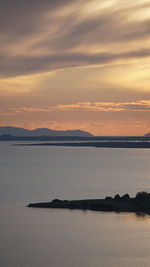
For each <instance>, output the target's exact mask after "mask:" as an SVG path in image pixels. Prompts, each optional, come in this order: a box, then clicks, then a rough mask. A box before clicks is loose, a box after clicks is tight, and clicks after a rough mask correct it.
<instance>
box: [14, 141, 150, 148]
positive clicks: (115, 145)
mask: <svg viewBox="0 0 150 267" xmlns="http://www.w3.org/2000/svg"><path fill="white" fill-rule="evenodd" d="M14 146H65V147H97V148H100V147H101V148H150V142H126V141H124V142H116V141H114V142H109V141H106V142H59V143H56V142H51V143H31V144H29V143H28V144H25V143H24V144H15V145H14Z"/></svg>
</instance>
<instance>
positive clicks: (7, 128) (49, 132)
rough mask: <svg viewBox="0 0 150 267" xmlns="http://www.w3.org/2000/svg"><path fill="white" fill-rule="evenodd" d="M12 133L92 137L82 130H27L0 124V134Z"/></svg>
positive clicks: (16, 134) (13, 134)
mask: <svg viewBox="0 0 150 267" xmlns="http://www.w3.org/2000/svg"><path fill="white" fill-rule="evenodd" d="M2 135H12V136H80V137H92V136H93V135H92V134H91V133H88V132H85V131H82V130H66V131H56V130H51V129H48V128H39V129H35V130H28V129H24V128H16V127H11V126H0V136H2Z"/></svg>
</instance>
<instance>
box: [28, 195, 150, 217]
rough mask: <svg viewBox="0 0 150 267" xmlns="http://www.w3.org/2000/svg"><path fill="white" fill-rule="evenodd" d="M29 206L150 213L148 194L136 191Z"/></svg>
mask: <svg viewBox="0 0 150 267" xmlns="http://www.w3.org/2000/svg"><path fill="white" fill-rule="evenodd" d="M27 207H29V208H53V209H81V210H95V211H106V212H134V213H143V214H150V194H149V193H147V192H138V193H137V194H136V196H135V197H130V196H129V195H128V194H125V195H123V196H120V195H119V194H117V195H116V196H115V197H105V198H104V199H84V200H60V199H54V200H52V201H51V202H43V203H30V204H28V206H27Z"/></svg>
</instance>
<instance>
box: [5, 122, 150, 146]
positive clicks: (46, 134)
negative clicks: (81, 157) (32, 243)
mask: <svg viewBox="0 0 150 267" xmlns="http://www.w3.org/2000/svg"><path fill="white" fill-rule="evenodd" d="M0 141H102V142H103V141H107V142H108V141H109V142H114V141H116V142H118V141H122V142H125V141H126V142H128V141H133V142H134V141H139V142H140V141H143V142H146V141H150V134H145V135H144V136H93V135H92V134H91V133H89V132H85V131H82V130H66V131H55V130H51V129H48V128H39V129H35V130H28V129H24V128H17V127H11V126H0Z"/></svg>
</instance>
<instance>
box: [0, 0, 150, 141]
mask: <svg viewBox="0 0 150 267" xmlns="http://www.w3.org/2000/svg"><path fill="white" fill-rule="evenodd" d="M149 115H150V1H149V0H134V1H129V0H121V1H120V0H76V1H74V0H42V1H41V0H30V1H27V0H13V1H12V0H5V1H3V0H0V125H1V126H4V125H10V126H17V127H24V128H28V129H34V128H50V129H56V130H66V129H81V130H85V131H89V132H91V133H92V134H94V135H109V136H110V135H143V134H145V133H147V132H150V116H149Z"/></svg>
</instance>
